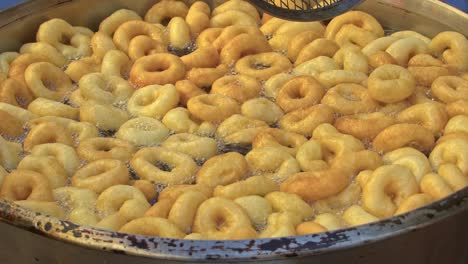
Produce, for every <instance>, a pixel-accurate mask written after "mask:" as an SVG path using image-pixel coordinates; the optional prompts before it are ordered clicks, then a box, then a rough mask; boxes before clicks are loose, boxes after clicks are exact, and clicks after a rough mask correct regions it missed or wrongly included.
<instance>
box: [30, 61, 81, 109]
mask: <svg viewBox="0 0 468 264" xmlns="http://www.w3.org/2000/svg"><path fill="white" fill-rule="evenodd" d="M24 78H25V81H26V84H27V85H28V87H29V89H30V90H31V92H32V93H33V94H34V96H36V97H44V98H47V99H51V100H54V101H61V100H62V99H63V98H64V97H65V96H66V95H67V94H68V93H70V92H71V90H72V89H73V84H72V82H71V80H70V78H69V77H68V76H67V75H66V74H65V73H64V72H63V71H62V70H61V69H60V68H58V67H57V66H55V65H53V64H51V63H48V62H36V63H33V64H31V65H29V66H28V68H27V69H26V71H25V73H24Z"/></svg>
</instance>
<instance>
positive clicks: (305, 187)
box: [280, 168, 350, 201]
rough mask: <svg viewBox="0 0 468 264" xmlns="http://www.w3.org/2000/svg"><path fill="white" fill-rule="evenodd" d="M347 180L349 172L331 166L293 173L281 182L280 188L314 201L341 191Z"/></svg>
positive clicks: (346, 184) (348, 179) (347, 182)
mask: <svg viewBox="0 0 468 264" xmlns="http://www.w3.org/2000/svg"><path fill="white" fill-rule="evenodd" d="M349 181H350V173H349V172H347V171H346V170H343V169H338V168H331V169H327V170H321V171H308V172H301V173H297V174H294V175H292V176H290V177H289V178H288V179H286V181H284V182H283V183H281V185H280V190H281V191H282V192H287V193H294V194H297V195H299V196H300V197H301V198H302V199H304V200H305V201H316V200H321V199H325V198H327V197H330V196H333V195H335V194H337V193H339V192H341V191H342V190H344V188H345V187H346V186H348V184H349Z"/></svg>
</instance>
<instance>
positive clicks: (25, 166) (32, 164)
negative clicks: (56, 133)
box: [17, 155, 68, 189]
mask: <svg viewBox="0 0 468 264" xmlns="http://www.w3.org/2000/svg"><path fill="white" fill-rule="evenodd" d="M17 169H18V170H29V171H34V172H37V173H40V174H42V175H44V176H46V177H47V180H48V181H49V185H50V187H51V188H52V189H56V188H60V187H63V186H66V185H67V181H68V175H67V172H66V171H65V168H64V167H63V166H62V164H60V162H59V161H58V160H57V159H56V158H55V157H53V156H34V155H27V156H26V157H24V158H23V159H22V160H21V161H20V163H19V164H18V167H17Z"/></svg>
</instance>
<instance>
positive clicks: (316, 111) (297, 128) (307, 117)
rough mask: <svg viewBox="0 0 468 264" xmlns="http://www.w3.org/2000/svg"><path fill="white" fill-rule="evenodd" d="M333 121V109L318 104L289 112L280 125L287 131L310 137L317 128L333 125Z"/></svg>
mask: <svg viewBox="0 0 468 264" xmlns="http://www.w3.org/2000/svg"><path fill="white" fill-rule="evenodd" d="M333 119H334V111H333V109H332V108H330V107H329V106H327V105H324V104H318V105H314V106H311V107H308V108H303V109H297V110H294V111H292V112H289V113H287V114H286V115H284V116H283V117H282V118H281V119H280V121H279V123H278V124H279V126H280V127H281V128H282V129H284V130H286V131H289V132H294V133H298V134H301V135H304V136H306V137H309V136H310V135H312V131H314V129H315V128H316V127H317V126H319V125H320V124H323V123H332V122H333Z"/></svg>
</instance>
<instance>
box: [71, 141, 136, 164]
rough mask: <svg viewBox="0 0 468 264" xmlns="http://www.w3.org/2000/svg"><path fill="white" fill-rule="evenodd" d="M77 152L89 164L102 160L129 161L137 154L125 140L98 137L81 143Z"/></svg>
mask: <svg viewBox="0 0 468 264" xmlns="http://www.w3.org/2000/svg"><path fill="white" fill-rule="evenodd" d="M76 151H77V153H78V155H79V156H80V158H82V159H84V160H86V161H89V162H91V161H96V160H100V159H116V160H121V161H128V160H130V159H131V158H132V156H133V153H135V147H134V146H133V145H132V144H130V143H129V142H127V141H125V140H121V139H117V138H103V137H96V138H88V139H85V140H83V141H81V142H80V145H79V146H78V148H77V149H76Z"/></svg>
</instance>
